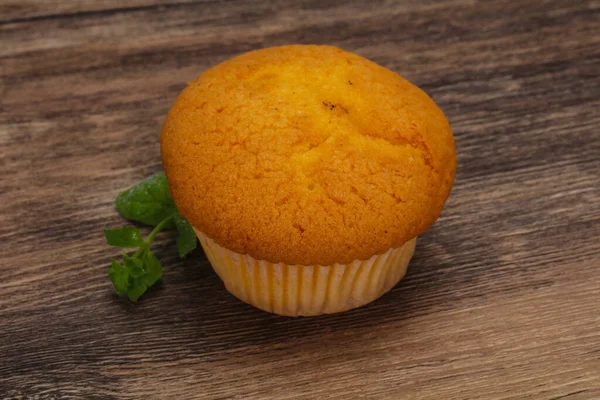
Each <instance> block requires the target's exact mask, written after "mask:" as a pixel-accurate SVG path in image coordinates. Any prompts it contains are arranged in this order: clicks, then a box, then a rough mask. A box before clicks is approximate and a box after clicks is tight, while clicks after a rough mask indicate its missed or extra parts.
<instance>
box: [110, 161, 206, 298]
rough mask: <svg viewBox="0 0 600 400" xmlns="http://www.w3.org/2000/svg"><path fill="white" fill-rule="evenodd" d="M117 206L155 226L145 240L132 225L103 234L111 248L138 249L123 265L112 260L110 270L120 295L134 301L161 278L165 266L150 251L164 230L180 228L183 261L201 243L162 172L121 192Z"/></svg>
mask: <svg viewBox="0 0 600 400" xmlns="http://www.w3.org/2000/svg"><path fill="white" fill-rule="evenodd" d="M116 207H117V210H118V211H119V213H120V214H121V215H122V216H123V217H125V218H127V219H130V220H132V221H135V222H141V223H143V224H146V225H150V226H153V227H154V229H153V230H152V232H150V234H149V235H148V237H146V238H145V239H144V238H142V235H141V233H140V231H139V229H138V228H136V227H133V226H124V227H122V228H119V229H106V230H105V231H104V236H105V237H106V241H107V242H108V244H109V245H111V246H116V247H120V248H127V249H128V248H137V250H136V251H135V252H134V253H133V254H132V255H131V256H128V255H127V254H125V253H124V254H123V261H122V263H118V262H117V261H116V260H111V267H110V269H109V271H108V275H109V277H110V280H111V281H112V283H113V285H114V287H115V290H116V291H117V293H118V294H119V295H123V294H127V297H129V300H131V301H134V302H135V301H137V300H138V299H139V298H140V297H141V296H142V295H143V294H144V293H145V292H146V290H148V288H149V287H150V286H152V285H154V284H155V283H156V282H157V281H158V280H159V279H161V277H162V263H161V262H160V260H159V259H158V258H156V256H155V255H154V254H153V253H152V250H151V248H150V246H151V244H152V242H153V241H154V239H155V238H156V236H157V235H158V234H159V233H160V232H161V231H162V230H164V229H170V228H173V227H174V228H176V229H177V231H178V235H177V249H178V252H179V256H180V257H181V258H183V257H185V255H186V254H188V253H189V252H190V251H192V250H194V249H195V248H196V247H197V245H198V240H197V238H196V234H195V232H194V229H193V228H192V226H191V225H190V223H189V222H188V221H187V220H186V219H185V218H184V217H183V216H182V215H181V214H180V213H179V211H178V210H177V207H176V206H175V202H174V201H173V198H172V197H171V193H170V192H169V187H168V185H167V178H166V177H165V174H164V173H163V172H161V173H158V174H156V175H153V176H151V177H150V178H147V179H145V180H143V181H142V182H140V183H138V184H137V185H135V186H134V187H132V188H130V189H127V190H125V191H124V192H121V193H120V194H119V196H118V197H117V201H116Z"/></svg>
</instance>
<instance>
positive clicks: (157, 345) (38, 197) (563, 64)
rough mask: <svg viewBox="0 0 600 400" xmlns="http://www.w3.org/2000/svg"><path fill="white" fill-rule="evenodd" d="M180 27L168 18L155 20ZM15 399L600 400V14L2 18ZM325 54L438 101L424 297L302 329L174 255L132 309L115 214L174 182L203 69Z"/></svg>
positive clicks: (135, 11) (2, 199) (98, 13)
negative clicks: (348, 57)
mask: <svg viewBox="0 0 600 400" xmlns="http://www.w3.org/2000/svg"><path fill="white" fill-rule="evenodd" d="M163 4H166V6H164V7H161V5H163ZM1 14H2V16H1V18H2V19H1V21H0V94H1V96H0V173H1V176H2V178H1V180H0V210H1V214H0V240H1V241H0V272H1V274H2V279H1V280H0V398H6V399H13V398H15V399H83V398H85V399H134V398H144V399H171V398H177V399H358V398H364V399H494V400H500V399H569V400H572V399H600V273H599V272H600V269H599V268H600V79H599V76H598V75H599V72H600V31H599V30H598V27H599V26H600V25H599V22H600V3H599V2H598V1H566V0H565V1H558V0H556V1H552V0H541V1H533V0H532V1H526V0H521V1H511V0H501V1H493V2H492V1H476V0H448V1H433V0H426V1H421V0H407V1H391V0H376V1H367V0H364V1H352V2H342V1H331V0H318V1H317V0H302V1H293V0H276V1H271V2H264V1H257V0H254V1H252V0H251V1H205V2H198V3H197V2H185V1H181V2H167V1H165V2H162V1H159V0H147V1H146V0H136V1H134V2H130V3H129V2H116V1H106V2H84V1H68V2H59V1H50V2H46V1H41V0H40V1H35V0H27V1H15V0H8V1H3V2H2V13H1ZM285 43H328V44H335V45H339V46H342V47H344V48H345V49H347V50H351V51H355V52H358V53H359V54H361V55H363V56H366V57H368V58H371V59H373V60H374V61H376V62H378V63H380V64H382V65H385V66H387V67H389V68H391V69H394V70H395V71H397V72H399V73H401V74H402V75H404V76H405V77H406V78H408V79H409V80H411V81H413V82H415V83H416V84H418V85H420V86H421V87H423V88H424V89H425V90H427V91H428V92H429V93H430V94H431V95H432V97H433V98H434V99H435V100H436V101H437V103H438V104H439V105H440V106H441V108H442V109H443V110H444V111H445V112H446V114H447V115H448V117H449V120H450V122H451V125H452V127H453V129H454V131H455V136H456V142H457V149H458V172H457V179H456V185H455V188H454V190H453V193H452V195H451V197H450V200H449V202H448V204H447V207H446V209H445V211H444V215H443V217H442V218H441V219H440V220H439V221H438V222H437V223H436V224H435V225H434V226H433V227H432V228H431V229H430V230H429V231H428V232H427V233H426V234H425V235H423V236H422V237H421V239H420V240H419V242H418V245H417V250H416V255H415V258H414V259H413V262H412V263H411V266H410V267H409V272H408V275H407V277H406V278H405V279H404V280H403V281H402V282H401V283H400V284H399V285H398V286H397V287H396V288H395V289H393V290H392V291H391V292H390V293H389V294H387V295H386V296H384V297H383V298H381V299H380V300H378V301H377V302H375V303H373V304H371V305H369V306H367V307H364V308H361V309H358V310H354V311H351V312H347V313H343V314H339V315H333V316H324V317H318V318H304V319H302V318H301V319H289V318H282V317H277V316H273V315H270V314H267V313H263V312H261V311H258V310H255V309H253V308H251V307H249V306H246V305H244V304H242V303H240V302H238V301H236V300H235V299H234V298H233V297H232V296H230V295H229V294H228V293H227V292H226V291H225V290H224V288H223V286H222V284H221V283H220V281H219V280H218V278H217V277H216V275H215V274H214V272H212V270H211V268H210V266H209V265H208V264H207V261H206V259H205V257H204V255H203V254H202V252H201V251H196V252H195V253H194V255H193V256H191V257H189V258H187V259H185V260H184V261H180V260H179V259H178V257H177V254H176V250H175V247H174V238H173V237H171V236H169V235H164V236H165V238H164V239H163V240H162V241H160V242H159V243H158V245H157V251H158V255H159V257H160V258H161V259H162V260H163V261H164V263H165V264H166V266H167V267H166V271H165V276H164V282H163V284H162V285H161V286H160V287H158V288H156V289H153V290H151V292H150V293H149V294H148V295H147V296H145V298H143V300H142V301H140V302H139V303H138V304H136V305H132V304H128V303H127V302H125V301H123V299H120V298H118V297H117V296H116V295H115V294H114V293H113V291H112V288H111V285H110V282H109V281H108V279H107V277H106V271H107V269H108V262H109V259H110V257H113V256H116V255H117V253H116V252H115V250H114V249H111V248H109V247H108V246H107V245H105V243H104V239H103V236H102V229H103V228H106V227H115V226H119V225H121V224H122V223H123V221H122V220H121V218H120V217H119V216H118V215H117V213H116V211H115V210H114V207H113V201H114V199H115V197H116V194H117V193H118V192H119V191H120V190H122V189H124V188H126V187H128V186H130V185H132V184H134V183H135V182H137V181H139V180H140V179H142V178H144V177H146V176H148V175H150V174H151V173H153V172H156V171H158V170H160V168H161V166H160V158H159V145H158V135H159V131H160V126H161V123H162V120H163V118H164V116H165V113H166V112H167V110H168V108H169V107H170V105H171V102H172V101H173V99H174V98H175V96H176V95H177V94H178V92H179V91H180V90H181V89H182V88H183V87H184V85H185V82H187V81H189V80H191V79H192V78H194V77H195V76H196V75H198V74H199V73H201V72H202V71H203V70H204V69H206V68H207V67H209V66H211V65H214V64H216V63H218V62H219V61H221V60H224V59H226V58H228V57H231V56H233V55H235V54H237V53H240V52H243V51H247V50H251V49H255V48H259V47H263V46H270V45H279V44H285Z"/></svg>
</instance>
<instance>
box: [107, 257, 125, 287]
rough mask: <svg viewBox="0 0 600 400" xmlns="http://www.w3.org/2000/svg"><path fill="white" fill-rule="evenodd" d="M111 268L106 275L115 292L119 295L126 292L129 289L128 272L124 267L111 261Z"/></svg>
mask: <svg viewBox="0 0 600 400" xmlns="http://www.w3.org/2000/svg"><path fill="white" fill-rule="evenodd" d="M111 265H112V266H111V267H110V270H109V271H108V275H109V276H110V280H111V281H112V283H113V285H114V286H115V290H116V291H117V293H118V294H119V295H121V294H123V293H125V292H127V289H128V287H129V272H128V271H127V269H126V268H125V267H123V266H122V265H121V264H119V263H118V262H116V261H115V260H111Z"/></svg>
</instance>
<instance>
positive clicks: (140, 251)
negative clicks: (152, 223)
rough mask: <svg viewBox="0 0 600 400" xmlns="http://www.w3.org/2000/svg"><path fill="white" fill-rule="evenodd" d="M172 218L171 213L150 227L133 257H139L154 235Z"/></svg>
mask: <svg viewBox="0 0 600 400" xmlns="http://www.w3.org/2000/svg"><path fill="white" fill-rule="evenodd" d="M172 220H173V215H172V214H171V215H169V216H168V217H167V218H165V219H163V220H162V221H160V222H159V223H158V225H156V227H155V228H154V229H152V232H150V234H149V235H148V237H147V238H146V240H144V244H143V245H142V246H141V247H140V248H139V249H138V250H137V251H136V252H135V253H134V254H133V258H137V257H139V256H140V255H141V254H142V253H143V252H144V251H145V250H146V249H148V248H149V247H150V244H152V242H153V241H154V239H155V238H156V235H158V234H159V233H160V231H162V230H163V229H164V228H165V226H167V224H168V223H169V222H171V221H172Z"/></svg>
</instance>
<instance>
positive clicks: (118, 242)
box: [104, 226, 144, 248]
mask: <svg viewBox="0 0 600 400" xmlns="http://www.w3.org/2000/svg"><path fill="white" fill-rule="evenodd" d="M104 237H106V241H107V242H108V244H109V245H111V246H116V247H125V248H132V247H139V246H141V245H142V244H144V240H143V239H142V235H141V234H140V231H139V230H138V228H136V227H133V226H124V227H123V228H121V229H105V230H104Z"/></svg>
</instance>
